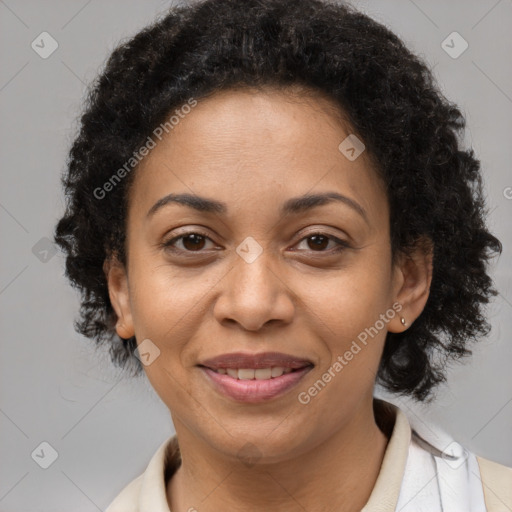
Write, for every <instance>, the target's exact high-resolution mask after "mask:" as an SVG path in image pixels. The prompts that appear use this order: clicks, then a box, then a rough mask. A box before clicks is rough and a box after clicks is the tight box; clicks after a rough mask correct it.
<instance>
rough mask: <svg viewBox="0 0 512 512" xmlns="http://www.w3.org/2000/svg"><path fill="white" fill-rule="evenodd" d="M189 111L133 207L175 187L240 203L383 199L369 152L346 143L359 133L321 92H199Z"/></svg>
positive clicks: (144, 175) (367, 203) (152, 159)
mask: <svg viewBox="0 0 512 512" xmlns="http://www.w3.org/2000/svg"><path fill="white" fill-rule="evenodd" d="M178 110H179V107H178ZM187 112H188V113H186V114H182V115H181V116H180V117H179V118H178V117H175V120H178V122H176V123H175V124H174V125H173V127H172V129H170V130H169V133H166V134H164V135H163V137H162V140H161V141H158V142H157V144H156V147H155V148H154V149H152V150H151V152H150V153H149V155H148V156H146V157H145V159H144V160H143V161H142V162H141V164H140V166H139V168H138V169H137V171H136V175H135V179H134V182H133V186H132V190H131V194H130V200H131V202H132V200H135V201H133V202H134V204H133V206H134V207H136V208H137V207H141V208H145V209H146V211H147V209H149V208H151V206H152V204H153V203H154V202H155V201H157V200H158V199H160V198H161V197H162V196H164V195H165V194H169V193H172V192H182V193H183V192H185V193H189V194H197V195H201V196H208V197H218V198H222V200H223V201H225V202H228V203H233V204H235V203H236V202H239V203H244V202H246V201H251V200H254V199H256V198H257V199H259V200H260V201H264V200H268V201H269V202H272V201H279V202H282V201H281V199H280V198H282V197H283V196H290V197H291V196H297V195H300V194H304V193H305V192H315V189H317V190H319V191H320V190H322V191H325V190H338V191H342V192H344V193H347V194H351V195H352V196H356V197H358V198H359V201H360V202H361V203H363V206H364V207H365V208H366V209H367V210H371V209H372V207H375V206H379V205H377V203H378V202H379V201H382V200H383V197H382V196H383V189H382V185H381V183H380V181H379V180H378V178H377V174H376V172H375V171H374V170H373V167H372V163H371V160H370V158H369V156H368V155H367V154H366V153H365V152H364V151H363V152H362V153H361V155H360V156H359V157H357V158H356V159H355V160H350V159H348V158H347V156H345V154H344V153H343V152H342V151H340V148H339V146H340V143H342V142H343V141H344V140H345V139H346V138H347V137H349V136H352V134H351V130H350V125H349V123H348V122H347V121H346V120H344V119H343V112H342V111H341V110H340V109H339V108H338V107H337V105H335V104H334V102H333V101H331V100H329V99H327V98H325V97H323V96H321V95H315V94H311V93H310V92H308V93H307V94H301V93H300V92H296V91H292V92H290V91H286V90H273V89H268V90H254V89H241V90H228V91H221V92H218V93H215V94H214V95H212V96H210V97H207V98H203V99H200V100H199V101H198V103H197V104H196V106H194V107H192V108H190V109H187ZM171 114H172V113H171ZM150 203H151V204H150ZM380 206H382V205H380ZM140 213H142V212H140Z"/></svg>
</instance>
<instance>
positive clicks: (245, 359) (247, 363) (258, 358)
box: [199, 352, 313, 370]
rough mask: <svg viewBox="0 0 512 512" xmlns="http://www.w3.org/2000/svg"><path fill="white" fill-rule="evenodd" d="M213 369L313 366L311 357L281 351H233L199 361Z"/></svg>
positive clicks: (295, 368) (297, 367)
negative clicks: (305, 357) (253, 352)
mask: <svg viewBox="0 0 512 512" xmlns="http://www.w3.org/2000/svg"><path fill="white" fill-rule="evenodd" d="M199 366H205V367H207V368H211V369H212V370H218V369H219V368H255V369H258V368H269V367H271V366H282V367H283V368H292V369H293V370H297V369H299V368H304V367H305V366H313V363H312V362H311V361H310V360H309V359H302V358H300V357H297V356H293V355H289V354H283V353H281V352H262V353H261V354H248V353H245V352H232V353H230V354H222V355H220V356H217V357H213V358H211V359H206V360H205V361H202V362H201V363H199Z"/></svg>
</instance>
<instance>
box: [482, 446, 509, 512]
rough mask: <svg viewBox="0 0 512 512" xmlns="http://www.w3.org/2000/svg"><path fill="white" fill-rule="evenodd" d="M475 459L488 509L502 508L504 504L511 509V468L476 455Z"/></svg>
mask: <svg viewBox="0 0 512 512" xmlns="http://www.w3.org/2000/svg"><path fill="white" fill-rule="evenodd" d="M476 460H477V462H478V466H479V468H480V476H481V478H482V487H483V491H484V495H485V502H486V504H487V505H488V509H489V510H503V507H504V506H505V507H508V509H509V510H510V509H512V468H510V467H508V466H504V465H502V464H498V463H497V462H494V461H492V460H489V459H486V458H484V457H480V456H478V455H477V456H476ZM492 507H494V508H492Z"/></svg>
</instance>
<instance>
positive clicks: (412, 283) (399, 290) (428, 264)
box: [388, 238, 434, 332]
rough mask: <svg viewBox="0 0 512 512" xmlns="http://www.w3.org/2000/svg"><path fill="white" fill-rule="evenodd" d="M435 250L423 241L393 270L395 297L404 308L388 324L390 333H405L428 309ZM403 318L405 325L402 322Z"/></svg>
mask: <svg viewBox="0 0 512 512" xmlns="http://www.w3.org/2000/svg"><path fill="white" fill-rule="evenodd" d="M433 258H434V250H433V244H432V242H431V240H430V239H427V238H422V239H420V240H419V241H418V242H417V244H416V247H415V249H414V250H413V251H411V252H408V253H407V254H405V253H401V254H400V255H399V257H398V261H397V263H396V265H395V268H394V283H393V286H394V297H395V302H398V303H399V304H400V305H401V309H398V308H397V309H396V311H397V312H398V314H397V315H396V316H395V317H394V318H393V319H392V320H391V321H390V322H389V324H388V326H389V327H388V330H389V331H390V332H403V331H405V330H407V329H408V328H409V327H410V326H411V324H412V323H413V322H414V321H415V320H416V318H418V317H419V316H420V314H421V312H422V311H423V309H424V308H425V304H426V303H427V299H428V297H429V294H430V284H431V283H432V272H433ZM402 318H404V320H405V325H404V324H402V322H401V319H402Z"/></svg>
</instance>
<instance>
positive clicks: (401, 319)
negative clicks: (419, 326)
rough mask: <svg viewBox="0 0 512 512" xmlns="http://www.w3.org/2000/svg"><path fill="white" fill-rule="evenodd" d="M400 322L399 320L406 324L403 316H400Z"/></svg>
mask: <svg viewBox="0 0 512 512" xmlns="http://www.w3.org/2000/svg"><path fill="white" fill-rule="evenodd" d="M400 322H401V324H402V325H403V326H406V325H407V324H406V323H405V318H404V317H403V316H402V317H401V318H400Z"/></svg>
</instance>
